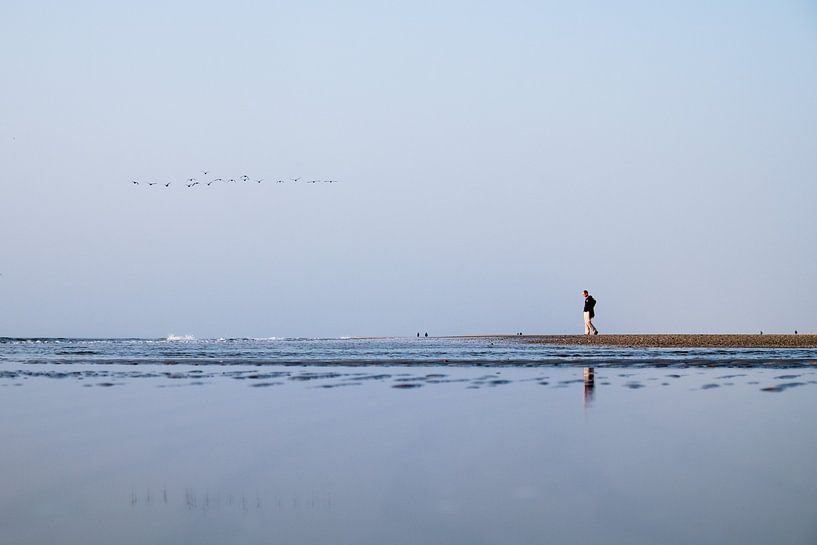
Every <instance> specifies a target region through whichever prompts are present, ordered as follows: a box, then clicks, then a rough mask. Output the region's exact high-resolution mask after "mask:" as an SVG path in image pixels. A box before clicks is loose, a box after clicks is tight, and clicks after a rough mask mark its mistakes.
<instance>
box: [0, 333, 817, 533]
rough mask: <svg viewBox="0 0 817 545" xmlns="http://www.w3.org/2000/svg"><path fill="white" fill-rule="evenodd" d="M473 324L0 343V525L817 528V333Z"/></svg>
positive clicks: (0, 529) (216, 529)
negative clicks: (429, 331) (563, 337)
mask: <svg viewBox="0 0 817 545" xmlns="http://www.w3.org/2000/svg"><path fill="white" fill-rule="evenodd" d="M125 342H128V343H130V345H129V347H128V348H127V349H122V348H121V344H122V343H125ZM287 342H291V343H295V344H294V345H293V346H294V348H293V347H282V348H278V347H277V345H280V344H286V343H287ZM458 342H459V341H452V340H429V341H427V342H426V340H425V339H423V340H421V341H419V342H417V341H416V340H413V339H412V340H385V341H384V340H378V341H351V340H349V341H348V343H353V344H351V345H350V344H348V343H347V341H346V340H327V341H307V340H299V341H286V342H284V341H271V340H265V341H251V340H240V341H222V342H220V343H219V342H211V341H189V342H186V343H163V342H148V341H139V340H132V341H85V340H83V341H68V340H64V341H62V342H60V343H55V342H44V343H43V342H41V343H36V342H17V343H16V344H15V343H12V342H6V343H3V344H0V358H2V359H0V415H2V416H0V437H3V448H2V449H0V483H2V486H0V544H2V545H6V544H8V545H11V544H19V543H31V544H40V543H42V544H53V543H60V544H96V543H99V544H114V545H115V544H143V543H157V544H161V543H167V544H171V543H173V544H177V543H204V544H209V543H213V544H230V543H270V544H272V543H276V544H278V543H280V544H300V543H304V544H305V543H309V544H332V545H342V544H394V545H400V544H429V543H440V544H483V543H484V544H533V543H560V544H571V543H577V544H579V543H581V544H595V543H599V544H602V543H604V544H617V543H621V544H625V543H626V544H632V543H667V544H672V543H678V544H682V543H683V544H688V543H713V544H714V543H717V544H724V543H741V544H752V543H758V544H760V543H763V544H766V543H803V544H806V543H808V544H812V543H815V542H817V522H815V521H817V464H814V457H815V453H817V426H814V425H813V421H814V417H815V414H817V367H815V366H813V365H812V364H810V363H808V361H809V358H811V359H812V360H813V358H814V353H813V352H812V353H808V351H773V357H769V358H768V359H767V360H763V359H762V357H761V356H760V355H758V354H756V352H757V351H735V353H733V354H723V353H721V352H723V351H713V353H712V354H710V355H708V356H706V357H709V358H710V361H711V362H716V363H713V365H717V367H709V366H707V364H700V363H699V362H700V360H701V358H702V357H703V356H702V355H701V354H700V353H698V352H697V351H687V352H696V353H693V354H692V355H691V356H690V355H689V354H688V353H687V354H683V353H680V352H677V353H676V352H673V351H663V350H662V351H657V352H656V351H654V350H653V351H648V352H655V353H651V354H650V355H649V356H646V357H645V356H644V354H643V353H641V352H639V351H631V352H635V353H625V352H624V351H622V352H621V353H619V352H617V351H616V349H610V348H605V349H600V350H598V351H597V352H594V351H593V350H577V349H576V348H575V347H565V348H562V347H552V348H551V347H545V348H542V347H533V348H530V347H528V346H515V345H513V343H508V344H509V346H500V347H499V348H497V344H496V343H495V345H494V346H493V347H492V346H490V341H483V340H480V341H473V342H472V341H462V343H463V344H462V345H460V346H458V345H457V343H458ZM276 343H277V344H276ZM299 343H300V345H299ZM309 343H314V344H313V348H314V350H310V347H309ZM214 345H217V346H218V348H213V346H214ZM222 345H223V346H224V347H225V348H223V349H222V348H220V347H221V346H222ZM269 345H276V346H275V347H274V348H269ZM57 346H59V348H57ZM349 346H355V347H357V348H355V349H354V350H350V349H349V348H348V347H349ZM66 347H67V348H66ZM157 347H158V348H157ZM343 347H346V348H343ZM495 350H496V351H495ZM58 351H59V352H67V351H75V352H77V351H94V352H97V353H98V354H70V355H69V354H64V353H59V354H58V353H57V352H58ZM537 351H541V352H540V353H538V352H537ZM497 352H499V353H500V354H502V357H501V358H497V359H491V358H492V357H494V356H495V354H496V353H497ZM168 353H169V354H170V355H168ZM609 353H613V355H612V356H611V355H610V354H609ZM310 355H311V356H312V357H311V359H310V358H308V357H307V356H310ZM562 355H564V361H562V360H560V361H559V363H558V364H547V365H541V364H540V365H534V363H536V362H537V361H540V360H543V359H546V358H554V357H556V358H561V357H562ZM476 356H479V359H477V358H476ZM523 356H524V357H523ZM663 356H666V357H665V358H663V359H662V357H663ZM787 356H788V358H787ZM344 357H345V358H347V360H345V361H347V362H351V363H353V364H350V363H344V360H343V358H344ZM276 358H278V360H277V362H275V361H272V360H275V359H276ZM623 358H630V360H628V361H626V362H625V361H622V359H623ZM647 358H653V359H654V360H655V359H656V358H658V360H659V361H657V362H655V364H654V365H649V364H646V363H644V360H645V359H647ZM751 358H754V360H755V363H754V364H752V365H749V364H747V363H741V364H740V365H738V366H730V365H729V363H728V362H730V361H735V360H739V361H741V362H746V361H747V360H748V359H751ZM219 359H221V360H222V361H225V362H226V363H219V361H218V360H219ZM442 359H449V360H453V361H456V362H459V364H457V365H451V364H450V362H449V364H448V365H442V364H441V362H439V361H438V360H442ZM518 359H524V360H525V363H524V364H509V363H507V362H508V361H509V360H512V361H515V360H518ZM693 359H694V362H695V363H694V364H693V363H690V361H693ZM703 359H704V360H705V359H706V358H705V357H704V358H703ZM298 360H301V361H303V362H306V364H297V363H296V362H297V361H298ZM403 360H406V361H412V362H415V363H412V364H409V365H396V364H395V363H394V362H395V361H403ZM474 360H477V361H476V363H465V362H473V361H474ZM361 361H364V362H366V364H365V365H362V364H360V362H361ZM423 361H424V362H425V363H422V362H423ZM766 361H771V362H774V363H773V365H771V366H768V365H763V363H764V362H766ZM781 362H782V363H781ZM171 363H172V364H171ZM327 363H329V365H326V364H327ZM628 363H629V364H631V365H630V366H627V364H628ZM591 364H592V368H593V369H594V370H593V373H592V378H591V376H588V375H587V373H588V371H586V370H585V366H586V367H587V368H590V367H591ZM632 364H634V365H632ZM665 365H666V366H665Z"/></svg>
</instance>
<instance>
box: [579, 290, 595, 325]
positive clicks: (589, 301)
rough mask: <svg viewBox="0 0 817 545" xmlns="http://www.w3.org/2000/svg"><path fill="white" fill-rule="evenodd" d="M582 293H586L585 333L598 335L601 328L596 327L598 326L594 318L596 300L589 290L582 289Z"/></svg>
mask: <svg viewBox="0 0 817 545" xmlns="http://www.w3.org/2000/svg"><path fill="white" fill-rule="evenodd" d="M582 295H584V334H585V335H590V334H591V333H592V334H593V335H598V334H599V330H598V329H596V326H594V325H593V322H592V320H593V318H595V317H596V312H595V310H594V309H595V307H596V300H595V299H593V296H592V295H590V293H589V292H588V291H587V290H584V291H582Z"/></svg>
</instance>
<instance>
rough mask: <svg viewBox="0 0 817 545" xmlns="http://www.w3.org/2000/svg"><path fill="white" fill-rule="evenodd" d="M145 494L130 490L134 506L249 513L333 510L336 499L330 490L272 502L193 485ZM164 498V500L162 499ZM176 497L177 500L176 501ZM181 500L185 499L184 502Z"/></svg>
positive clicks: (280, 496)
mask: <svg viewBox="0 0 817 545" xmlns="http://www.w3.org/2000/svg"><path fill="white" fill-rule="evenodd" d="M143 490H144V493H142V494H139V493H138V492H137V489H132V490H131V493H130V504H131V506H137V505H140V504H141V505H143V506H153V505H158V504H159V503H162V504H165V505H168V506H171V507H172V506H174V505H181V506H184V507H185V508H186V509H187V510H191V511H195V510H200V511H204V512H207V511H212V510H219V509H235V510H239V511H243V512H245V513H247V512H249V511H250V509H254V510H273V511H280V510H293V509H309V510H315V509H320V510H332V509H333V508H334V506H335V498H334V496H333V495H332V494H330V493H326V492H324V493H312V494H307V495H301V494H297V493H295V494H277V495H274V497H273V499H272V500H270V501H264V500H263V499H262V495H261V494H260V493H255V494H232V493H213V494H211V493H210V491H209V490H205V491H196V490H195V489H193V488H190V487H188V488H185V489H184V493H183V494H182V493H180V492H176V493H169V492H168V490H167V488H166V487H163V488H162V490H161V494H154V493H153V492H152V490H151V489H150V488H147V489H143ZM160 498H161V499H160ZM174 500H175V501H174ZM180 500H181V502H180Z"/></svg>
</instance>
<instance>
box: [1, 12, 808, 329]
mask: <svg viewBox="0 0 817 545" xmlns="http://www.w3.org/2000/svg"><path fill="white" fill-rule="evenodd" d="M0 67H2V85H0V167H1V168H0V230H2V233H3V249H2V251H1V252H0V272H1V273H2V276H0V301H2V305H0V335H14V336H33V335H53V336H74V335H78V336H163V335H167V334H168V333H171V332H172V333H177V334H193V335H197V336H199V337H206V336H285V335H303V336H323V335H326V336H335V335H390V334H397V335H400V334H407V335H410V334H413V333H414V332H416V331H418V330H419V331H426V330H427V331H429V332H430V333H431V334H458V333H477V332H515V331H524V332H528V333H533V332H581V330H582V323H581V316H580V310H581V298H580V296H579V290H580V289H583V288H588V289H590V290H591V292H593V293H594V294H595V295H596V297H597V298H598V300H599V307H598V314H599V316H598V320H597V321H598V326H599V329H601V330H602V332H622V333H624V332H638V331H643V332H651V331H688V332H698V331H706V332H738V331H756V330H760V329H762V330H764V331H770V332H771V331H791V330H793V329H795V328H797V329H799V330H801V331H803V330H812V331H813V330H817V322H815V309H817V294H816V293H815V290H814V288H813V287H812V286H813V283H814V279H815V278H817V250H815V248H817V214H815V211H814V208H815V203H816V202H817V153H815V150H817V69H816V67H817V6H815V3H814V2H805V1H765V2H747V1H740V2H738V1H734V2H728V1H725V2H690V1H678V2H646V1H645V2H616V3H611V2H565V3H556V2H553V3H548V2H521V1H518V2H501V3H500V2H494V3H490V2H442V3H441V2H433V3H432V2H403V3H382V2H344V3H335V2H297V3H296V2H291V3H275V2H272V3H267V2H263V3H262V2H258V3H252V2H239V3H214V2H173V3H166V2H138V3H109V2H70V3H63V2H10V1H3V2H2V3H0ZM201 169H208V170H210V171H211V172H213V173H214V174H216V175H225V176H232V177H235V176H238V175H240V174H242V173H245V172H246V173H247V174H249V175H251V176H254V177H258V178H265V179H266V180H270V179H275V178H278V177H297V176H304V177H307V178H310V177H319V178H336V179H339V180H342V183H340V184H333V185H328V184H327V185H322V186H307V185H298V186H294V185H290V186H283V187H282V186H280V185H266V184H260V185H258V184H256V185H247V186H229V187H227V186H221V187H215V186H213V187H211V188H196V189H192V190H186V189H183V188H180V187H176V188H175V190H168V191H159V190H157V188H154V190H148V189H146V188H141V187H140V188H135V187H133V186H131V185H130V184H129V183H128V181H129V180H130V179H132V178H136V179H140V180H146V179H155V180H168V181H170V180H172V181H174V182H176V184H177V186H178V185H180V182H181V181H182V180H184V179H185V178H187V177H189V176H194V175H196V174H198V172H199V171H200V170H201Z"/></svg>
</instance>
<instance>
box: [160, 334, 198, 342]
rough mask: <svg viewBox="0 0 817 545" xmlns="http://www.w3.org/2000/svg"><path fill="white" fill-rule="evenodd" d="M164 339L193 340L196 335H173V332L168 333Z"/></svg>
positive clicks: (171, 340) (169, 340)
mask: <svg viewBox="0 0 817 545" xmlns="http://www.w3.org/2000/svg"><path fill="white" fill-rule="evenodd" d="M164 340H166V341H168V342H173V341H195V340H196V337H194V336H193V335H174V334H173V333H171V334H170V335H168V336H167V337H165V338H164Z"/></svg>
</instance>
